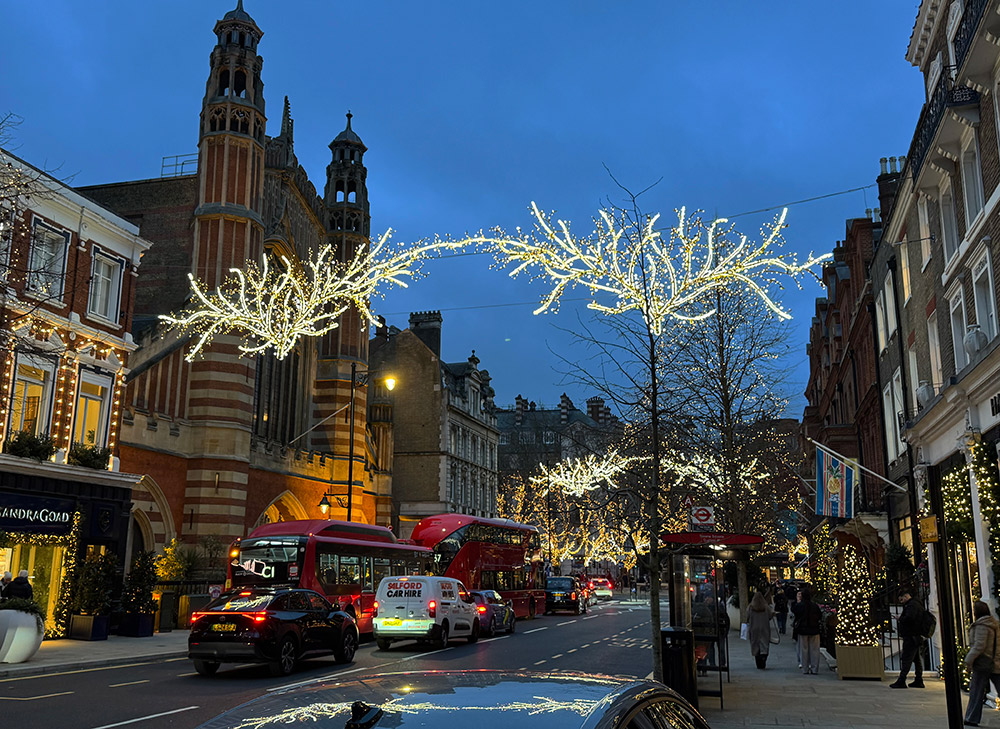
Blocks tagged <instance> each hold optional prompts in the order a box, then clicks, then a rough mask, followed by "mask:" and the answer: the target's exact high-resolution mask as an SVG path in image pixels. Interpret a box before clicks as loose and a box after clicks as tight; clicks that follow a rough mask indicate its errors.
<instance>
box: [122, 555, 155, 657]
mask: <svg viewBox="0 0 1000 729" xmlns="http://www.w3.org/2000/svg"><path fill="white" fill-rule="evenodd" d="M154 587H156V552H139V553H138V554H137V555H136V556H135V559H134V560H133V561H132V569H131V570H129V573H128V575H127V576H126V577H125V587H124V589H123V590H122V610H124V611H125V615H124V616H123V617H122V621H121V623H120V625H119V626H118V635H127V636H131V637H133V638H147V637H149V636H151V635H152V634H153V616H154V614H155V613H156V601H155V600H153V588H154Z"/></svg>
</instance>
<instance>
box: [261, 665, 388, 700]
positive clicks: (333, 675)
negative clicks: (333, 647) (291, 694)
mask: <svg viewBox="0 0 1000 729" xmlns="http://www.w3.org/2000/svg"><path fill="white" fill-rule="evenodd" d="M404 660H405V659H404ZM396 663H399V661H389V662H388V663H380V664H378V665H377V666H362V667H361V668H352V669H350V670H347V671H330V672H329V673H324V674H323V675H322V676H317V677H315V678H307V679H306V680H305V681H296V682H295V683H286V684H283V685H281V686H272V687H271V688H269V689H267V690H268V691H269V692H270V691H282V690H284V689H290V688H298V687H299V686H308V685H309V684H311V683H319V682H320V681H326V680H327V679H329V678H337V677H339V676H346V675H347V674H349V673H357V672H358V671H366V670H372V671H374V670H376V669H378V668H385V667H386V666H392V665H394V664H396Z"/></svg>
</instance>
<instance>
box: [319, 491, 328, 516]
mask: <svg viewBox="0 0 1000 729" xmlns="http://www.w3.org/2000/svg"><path fill="white" fill-rule="evenodd" d="M319 510H320V511H321V512H323V514H326V513H327V512H328V511H330V499H328V498H326V494H323V499H322V500H321V501H320V502H319Z"/></svg>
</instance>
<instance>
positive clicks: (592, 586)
mask: <svg viewBox="0 0 1000 729" xmlns="http://www.w3.org/2000/svg"><path fill="white" fill-rule="evenodd" d="M590 589H591V590H593V589H594V583H593V582H591V583H590Z"/></svg>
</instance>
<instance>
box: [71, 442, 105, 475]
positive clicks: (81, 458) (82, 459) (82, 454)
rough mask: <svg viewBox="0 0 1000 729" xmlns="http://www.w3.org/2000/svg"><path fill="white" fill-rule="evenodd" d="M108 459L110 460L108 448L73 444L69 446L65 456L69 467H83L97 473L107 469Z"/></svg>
mask: <svg viewBox="0 0 1000 729" xmlns="http://www.w3.org/2000/svg"><path fill="white" fill-rule="evenodd" d="M109 458H111V449H110V448H102V447H100V446H91V445H85V444H84V443H74V444H73V445H72V446H70V449H69V453H68V454H67V456H66V460H67V461H68V462H69V464H70V465H71V466H83V467H84V468H93V469H95V470H98V471H100V470H104V469H107V467H108V459H109Z"/></svg>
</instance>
